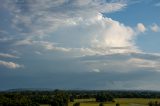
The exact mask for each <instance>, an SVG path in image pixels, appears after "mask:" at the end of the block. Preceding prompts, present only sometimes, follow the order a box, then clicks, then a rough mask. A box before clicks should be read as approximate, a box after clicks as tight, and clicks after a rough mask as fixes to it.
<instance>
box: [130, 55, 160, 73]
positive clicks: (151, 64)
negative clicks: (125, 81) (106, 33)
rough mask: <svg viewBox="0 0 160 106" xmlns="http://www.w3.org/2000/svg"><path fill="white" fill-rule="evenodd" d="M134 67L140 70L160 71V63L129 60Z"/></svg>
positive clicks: (135, 59)
mask: <svg viewBox="0 0 160 106" xmlns="http://www.w3.org/2000/svg"><path fill="white" fill-rule="evenodd" d="M128 62H130V63H131V64H132V65H135V66H136V67H140V68H152V69H155V71H158V70H160V61H153V60H147V59H141V58H131V59H129V60H128Z"/></svg>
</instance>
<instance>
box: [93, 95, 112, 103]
mask: <svg viewBox="0 0 160 106" xmlns="http://www.w3.org/2000/svg"><path fill="white" fill-rule="evenodd" d="M96 101H97V102H107V101H112V102H113V101H114V100H113V97H112V96H111V95H109V94H105V93H101V94H98V95H97V96H96Z"/></svg>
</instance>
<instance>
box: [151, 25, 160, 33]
mask: <svg viewBox="0 0 160 106" xmlns="http://www.w3.org/2000/svg"><path fill="white" fill-rule="evenodd" d="M150 28H151V30H152V31H153V32H158V31H160V27H159V26H158V25H157V24H153V25H152V26H151V27H150Z"/></svg>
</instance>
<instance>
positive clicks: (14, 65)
mask: <svg viewBox="0 0 160 106" xmlns="http://www.w3.org/2000/svg"><path fill="white" fill-rule="evenodd" d="M0 66H4V67H6V68H9V69H16V68H21V67H22V65H19V64H17V63H14V62H6V61H3V60H0Z"/></svg>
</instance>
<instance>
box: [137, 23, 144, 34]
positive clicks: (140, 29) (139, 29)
mask: <svg viewBox="0 0 160 106" xmlns="http://www.w3.org/2000/svg"><path fill="white" fill-rule="evenodd" d="M137 30H138V31H139V32H145V31H146V27H145V26H144V24H142V23H138V24H137Z"/></svg>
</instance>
